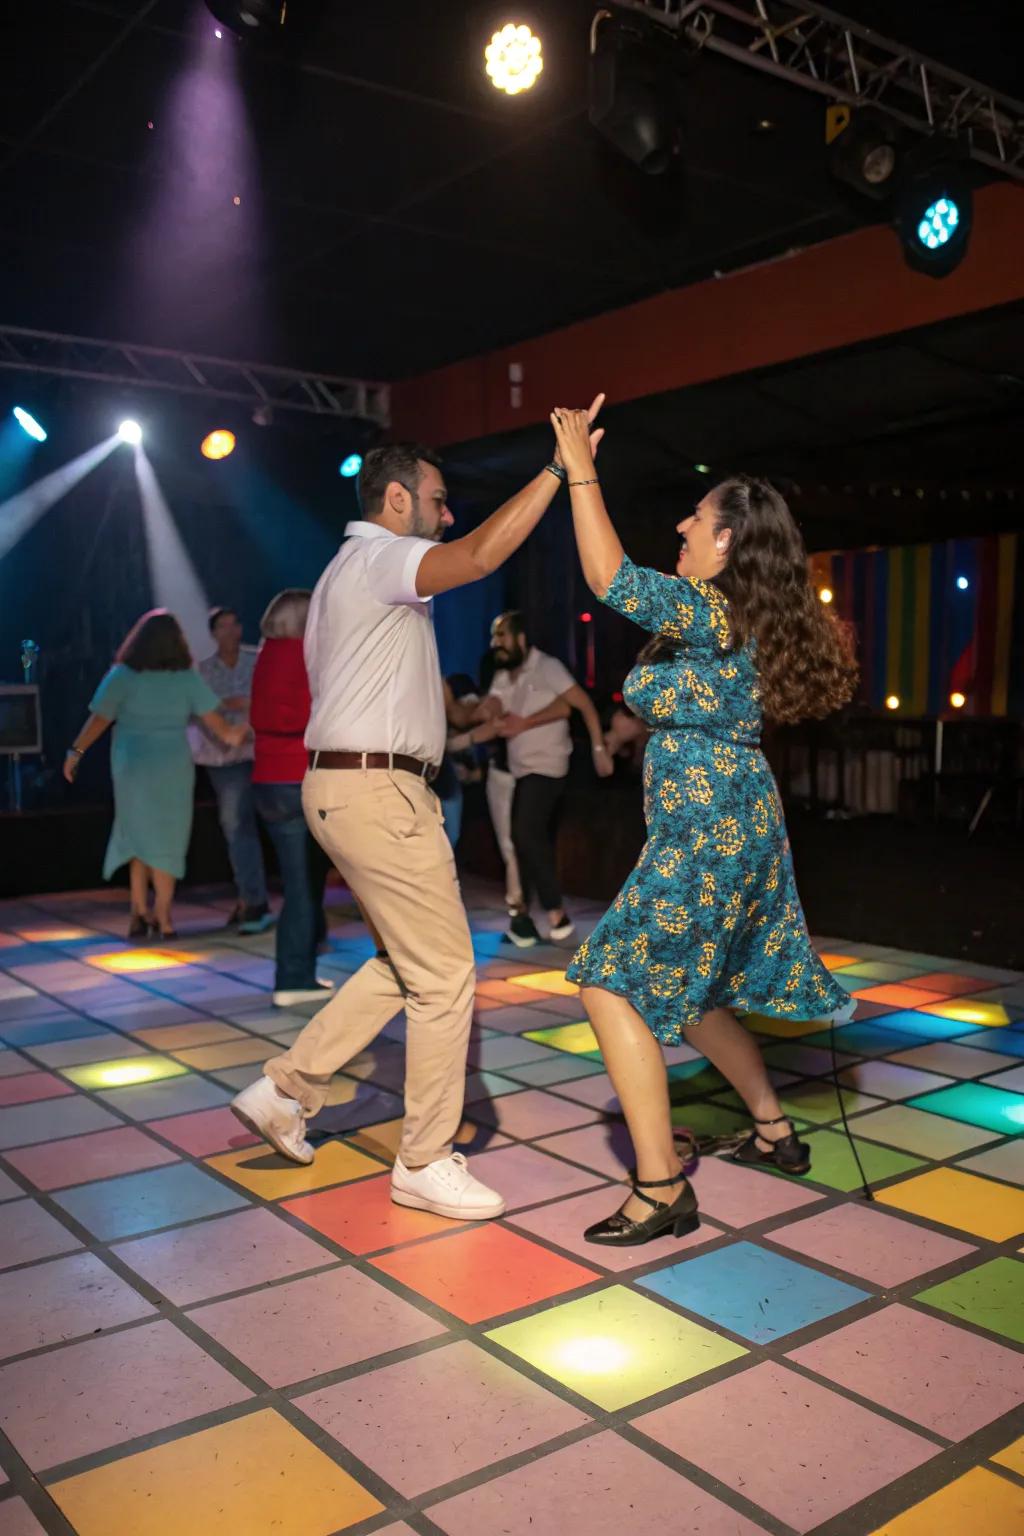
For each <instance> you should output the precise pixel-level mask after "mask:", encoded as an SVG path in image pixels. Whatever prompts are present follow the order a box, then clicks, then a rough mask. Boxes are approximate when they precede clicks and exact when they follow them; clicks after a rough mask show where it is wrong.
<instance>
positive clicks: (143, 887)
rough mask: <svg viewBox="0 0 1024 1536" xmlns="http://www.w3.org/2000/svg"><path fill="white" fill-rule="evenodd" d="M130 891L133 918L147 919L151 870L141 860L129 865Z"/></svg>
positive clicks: (132, 861)
mask: <svg viewBox="0 0 1024 1536" xmlns="http://www.w3.org/2000/svg"><path fill="white" fill-rule="evenodd" d="M128 889H129V890H130V892H131V901H132V916H133V917H145V916H146V915H147V913H148V910H149V870H148V869H147V867H146V865H145V864H143V862H142V860H141V859H132V860H131V862H130V864H129V865H128Z"/></svg>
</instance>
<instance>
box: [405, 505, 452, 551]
mask: <svg viewBox="0 0 1024 1536" xmlns="http://www.w3.org/2000/svg"><path fill="white" fill-rule="evenodd" d="M409 532H410V534H411V535H412V537H413V538H414V539H429V540H430V541H431V543H433V544H440V542H441V540H442V539H443V538H444V524H443V523H438V525H437V527H436V528H431V527H430V526H429V524H428V523H427V520H426V518H425V517H424V516H423V514H422V512H420V511H419V510H418V509H417V511H415V512H414V513H413V515H412V522H411V524H410V526H409Z"/></svg>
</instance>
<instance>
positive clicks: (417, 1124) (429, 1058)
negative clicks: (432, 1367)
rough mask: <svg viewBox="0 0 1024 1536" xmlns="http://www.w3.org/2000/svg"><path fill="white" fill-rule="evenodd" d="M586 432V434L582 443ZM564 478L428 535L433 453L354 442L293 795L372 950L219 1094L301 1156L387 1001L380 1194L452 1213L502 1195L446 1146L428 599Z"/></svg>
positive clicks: (440, 839) (471, 569)
mask: <svg viewBox="0 0 1024 1536" xmlns="http://www.w3.org/2000/svg"><path fill="white" fill-rule="evenodd" d="M603 398H604V397H603V396H602V395H598V396H597V398H596V399H595V401H594V403H593V405H592V406H591V408H590V419H591V420H593V418H594V416H596V414H597V412H598V410H599V409H600V407H601V404H602V401H603ZM602 435H603V434H602V432H601V429H600V428H598V429H597V430H596V431H595V432H594V434H593V439H594V442H595V446H596V443H597V442H598V441H599V440H600V438H601V436H602ZM564 478H565V472H564V470H563V469H562V467H561V465H559V464H558V463H557V462H554V461H553V462H552V463H551V464H549V465H547V466H546V467H545V468H544V469H542V470H541V471H540V473H539V474H538V475H536V476H535V477H534V478H533V480H531V481H530V483H529V484H528V485H527V486H525V487H524V488H523V490H521V491H519V492H518V493H517V494H516V495H515V496H513V497H512V498H511V500H510V501H507V502H506V503H505V505H504V506H503V507H500V508H499V509H498V511H497V512H495V513H493V514H492V515H491V517H489V518H488V519H487V520H486V521H485V522H484V523H482V524H481V525H480V526H479V527H478V528H475V529H473V530H472V532H470V533H468V534H465V535H464V536H463V537H462V538H458V539H453V540H452V541H451V542H449V543H444V544H443V543H442V542H441V540H442V538H443V536H444V533H445V531H446V529H448V528H450V527H451V526H452V524H453V522H454V519H453V517H452V514H451V512H450V511H449V510H448V505H447V500H448V493H447V489H446V487H445V483H444V479H443V477H442V474H441V470H440V466H439V464H438V461H437V459H436V458H435V456H434V455H433V454H432V453H431V452H430V451H429V450H427V449H424V448H420V447H417V446H416V445H414V444H395V445H392V446H390V447H386V448H377V449H374V450H373V451H372V452H370V453H368V454H367V455H366V458H365V460H364V462H363V467H362V470H361V472H360V477H359V499H360V506H361V509H362V513H363V516H362V520H361V521H358V522H354V523H350V524H349V525H348V527H347V528H346V530H345V533H346V537H345V540H344V542H343V543H342V546H341V548H340V550H339V551H338V553H337V555H336V556H335V557H334V559H333V560H332V561H331V564H330V565H329V566H328V567H327V569H326V571H325V572H324V574H323V575H322V576H321V578H320V580H319V582H318V583H317V586H316V590H315V591H314V593H313V600H312V603H311V604H310V609H309V618H308V620H307V624H306V636H305V657H306V669H307V671H308V673H309V685H310V692H311V694H312V700H313V707H312V712H311V715H310V721H309V727H308V729H307V731H306V747H307V749H308V752H309V766H308V769H307V772H306V777H305V780H304V782H303V786H302V801H303V809H304V810H305V814H306V820H307V822H308V823H309V826H310V828H311V829H312V832H313V835H314V836H315V837H316V839H317V840H318V842H319V843H320V844H321V846H322V847H323V848H324V849H325V851H326V852H327V854H328V855H329V856H330V858H331V859H332V861H333V863H334V864H335V866H336V867H337V869H338V870H339V871H340V873H341V874H342V876H343V877H344V879H345V881H346V884H347V885H348V886H349V889H350V890H351V892H352V894H353V896H354V897H355V899H356V901H357V902H358V903H359V907H360V910H361V911H362V913H363V916H364V918H365V919H366V922H367V925H368V926H369V928H370V931H371V933H372V934H373V936H374V938H375V940H376V944H377V954H376V956H375V957H374V958H373V959H371V960H368V961H367V963H366V964H365V965H364V966H363V967H362V969H361V970H359V971H357V972H356V974H355V975H354V976H352V977H351V978H350V979H349V981H348V982H346V984H345V985H344V986H343V987H342V988H341V989H340V990H339V991H338V992H337V993H335V995H334V996H333V997H332V998H331V999H330V1000H329V1001H327V1002H326V1004H325V1006H324V1007H323V1008H322V1009H321V1010H320V1012H319V1013H317V1014H316V1015H315V1016H314V1018H313V1019H312V1020H311V1021H310V1023H309V1024H308V1025H307V1026H306V1028H305V1029H304V1030H303V1031H302V1033H301V1035H299V1037H298V1039H297V1040H296V1041H295V1042H294V1043H293V1044H292V1046H291V1048H290V1049H289V1050H288V1051H286V1052H285V1053H284V1054H283V1055H280V1056H277V1057H275V1058H274V1059H273V1060H272V1061H269V1062H267V1064H266V1067H265V1069H264V1073H265V1075H264V1076H263V1077H262V1078H260V1079H259V1080H258V1081H257V1082H256V1083H254V1084H252V1085H251V1086H250V1087H249V1088H246V1089H245V1090H244V1091H243V1092H242V1093H240V1094H239V1095H238V1097H237V1098H236V1099H235V1100H234V1103H233V1105H232V1108H233V1109H234V1112H235V1114H236V1115H237V1116H238V1118H239V1119H240V1120H241V1121H242V1122H243V1124H245V1125H246V1126H248V1127H249V1128H250V1129H252V1130H254V1131H255V1132H256V1133H257V1134H258V1135H260V1136H262V1137H263V1138H264V1139H265V1140H266V1141H268V1142H269V1143H270V1144H271V1145H272V1146H274V1147H275V1148H276V1149H277V1150H278V1151H279V1152H281V1153H283V1154H284V1156H286V1157H289V1158H291V1159H292V1160H293V1161H295V1162H299V1163H311V1162H312V1161H313V1156H314V1154H313V1148H312V1147H311V1146H310V1144H309V1142H308V1141H307V1139H306V1122H307V1120H308V1119H309V1118H310V1117H311V1116H313V1115H315V1114H316V1113H317V1112H318V1111H319V1110H320V1109H321V1108H322V1107H323V1105H324V1103H325V1101H326V1098H327V1092H328V1088H329V1086H330V1082H331V1078H332V1076H333V1074H334V1073H335V1072H336V1071H338V1069H339V1068H341V1067H343V1066H344V1065H345V1063H346V1062H348V1061H350V1060H351V1059H352V1058H353V1057H354V1056H357V1055H358V1054H359V1052H360V1051H362V1050H365V1048H366V1047H367V1046H368V1045H369V1044H370V1042H371V1041H372V1040H373V1039H374V1038H375V1037H376V1036H377V1035H378V1034H379V1033H380V1031H381V1029H383V1027H384V1025H385V1024H387V1023H388V1022H389V1021H390V1020H391V1019H392V1018H393V1017H394V1015H395V1014H396V1013H398V1011H399V1010H400V1009H402V1008H404V1009H405V1014H406V1020H407V1025H408V1027H407V1032H406V1079H405V1122H404V1126H403V1131H402V1141H401V1147H400V1150H399V1153H398V1156H397V1158H396V1160H395V1166H394V1169H393V1171H392V1177H391V1198H392V1199H393V1200H394V1201H396V1203H398V1204H400V1205H406V1206H412V1207H414V1208H415V1209H418V1210H425V1211H432V1212H434V1213H435V1214H437V1215H440V1216H448V1217H451V1218H453V1219H461V1220H474V1221H475V1220H480V1219H482V1218H485V1217H491V1216H500V1215H501V1214H502V1212H503V1211H504V1208H505V1206H504V1201H503V1200H502V1198H501V1196H500V1195H499V1194H497V1193H496V1192H495V1191H494V1190H491V1189H488V1188H487V1187H486V1186H485V1185H484V1184H482V1183H480V1181H479V1180H477V1179H475V1178H474V1177H473V1176H472V1174H471V1173H470V1171H469V1168H468V1166H467V1164H466V1159H465V1158H464V1157H463V1156H462V1155H461V1154H460V1153H457V1152H455V1151H454V1141H455V1135H456V1132H457V1130H458V1128H459V1125H460V1123H461V1120H462V1108H463V1096H464V1086H465V1069H466V1053H467V1048H468V1044H469V1032H470V1027H471V1025H472V1020H473V1001H474V992H475V982H476V968H475V964H474V959H473V945H472V940H471V938H470V933H469V926H468V923H467V921H466V913H465V909H464V907H463V905H462V899H461V896H460V894H459V888H458V883H457V880H456V874H455V862H454V858H453V855H452V850H451V846H450V844H449V842H448V839H447V837H446V836H445V832H444V827H443V824H442V819H441V807H440V802H439V800H438V798H437V796H436V795H435V794H434V792H433V790H432V789H431V787H430V786H431V780H432V778H433V777H434V775H435V774H436V771H437V768H438V765H439V764H440V762H441V758H442V756H443V753H444V746H445V729H446V727H445V705H444V692H443V686H442V681H441V671H440V666H439V663H438V655H437V643H436V640H435V637H434V624H433V614H432V609H431V599H432V598H433V597H434V596H436V595H437V594H438V593H440V592H448V591H451V590H452V589H453V588H455V587H461V586H465V585H467V584H468V583H470V582H473V581H479V580H480V579H481V578H482V577H484V576H488V575H490V574H491V572H493V571H495V570H497V569H498V567H499V566H501V565H502V564H504V562H505V561H506V560H507V559H508V558H509V556H510V555H512V554H514V553H515V551H516V550H517V549H518V548H519V546H520V545H521V544H522V543H523V542H524V540H525V539H526V538H527V537H528V536H529V534H530V533H531V532H532V531H533V529H534V528H535V527H536V526H537V524H538V522H539V521H540V519H541V517H542V516H543V514H544V513H545V512H546V510H547V508H548V507H549V506H550V504H551V502H552V500H553V499H554V495H555V492H556V491H557V490H558V487H559V484H560V482H561V481H562V480H564Z"/></svg>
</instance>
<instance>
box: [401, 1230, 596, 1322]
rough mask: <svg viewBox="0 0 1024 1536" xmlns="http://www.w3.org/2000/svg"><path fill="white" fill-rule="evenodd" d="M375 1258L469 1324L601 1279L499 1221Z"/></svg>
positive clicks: (417, 1290)
mask: <svg viewBox="0 0 1024 1536" xmlns="http://www.w3.org/2000/svg"><path fill="white" fill-rule="evenodd" d="M371 1262H372V1263H373V1265H374V1266H375V1267H376V1268H377V1269H380V1270H383V1271H384V1273H385V1274H388V1275H391V1276H392V1277H393V1278H394V1279H395V1280H399V1281H401V1283H402V1284H403V1285H405V1286H408V1287H409V1289H410V1290H411V1291H416V1292H417V1293H418V1294H419V1295H420V1296H425V1297H426V1298H427V1300H428V1301H433V1302H435V1303H436V1304H437V1306H439V1307H443V1308H444V1309H445V1311H446V1312H451V1313H453V1314H454V1315H455V1316H456V1317H459V1318H461V1319H462V1321H463V1322H464V1323H479V1322H482V1321H483V1320H484V1319H485V1318H491V1317H500V1316H502V1314H503V1313H505V1312H514V1311H518V1310H519V1308H520V1307H529V1306H532V1305H533V1304H534V1303H535V1302H538V1301H546V1300H547V1298H548V1297H549V1296H561V1295H563V1294H564V1293H565V1292H566V1291H573V1290H576V1289H577V1287H578V1286H582V1285H589V1284H590V1282H591V1281H592V1280H597V1279H598V1278H599V1276H598V1275H597V1273H596V1272H595V1271H594V1270H592V1269H584V1268H583V1266H582V1265H580V1264H574V1263H572V1262H571V1261H570V1260H569V1259H563V1258H560V1257H559V1256H558V1254H555V1253H552V1252H550V1250H549V1249H547V1248H542V1247H541V1246H540V1245H539V1244H538V1243H531V1242H530V1241H529V1240H528V1239H527V1238H525V1237H520V1236H519V1235H518V1234H517V1233H514V1232H510V1231H509V1230H508V1229H507V1228H506V1227H502V1226H498V1225H497V1224H495V1223H491V1224H490V1225H488V1226H485V1227H476V1228H474V1229H472V1230H471V1231H468V1232H459V1233H456V1234H455V1235H453V1236H452V1237H440V1238H438V1239H437V1240H436V1241H435V1242H430V1243H417V1244H416V1245H415V1246H414V1247H412V1248H402V1249H400V1250H399V1251H398V1252H397V1253H390V1254H385V1255H384V1256H383V1257H381V1258H379V1259H373V1260H371Z"/></svg>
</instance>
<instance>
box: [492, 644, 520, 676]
mask: <svg viewBox="0 0 1024 1536" xmlns="http://www.w3.org/2000/svg"><path fill="white" fill-rule="evenodd" d="M491 655H492V656H493V657H494V665H495V666H496V667H497V669H498V670H499V671H500V672H514V671H515V669H516V667H521V666H522V664H523V662H524V661H525V660H526V654H525V652H524V651H523V649H522V647H521V646H516V648H515V650H509V651H506V650H504V649H502V650H500V651H492V652H491Z"/></svg>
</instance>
